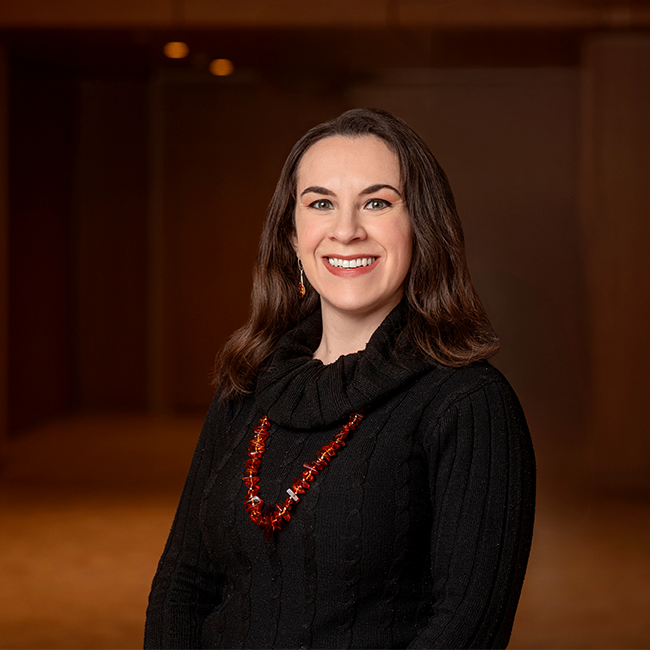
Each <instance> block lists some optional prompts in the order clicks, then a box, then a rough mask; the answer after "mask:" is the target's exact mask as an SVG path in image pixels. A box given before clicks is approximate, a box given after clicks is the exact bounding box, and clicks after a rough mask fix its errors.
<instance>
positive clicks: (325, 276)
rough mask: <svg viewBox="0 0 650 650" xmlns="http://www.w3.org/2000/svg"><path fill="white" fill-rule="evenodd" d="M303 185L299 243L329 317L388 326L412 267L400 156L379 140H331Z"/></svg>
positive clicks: (305, 168) (318, 149) (304, 172)
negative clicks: (367, 319)
mask: <svg viewBox="0 0 650 650" xmlns="http://www.w3.org/2000/svg"><path fill="white" fill-rule="evenodd" d="M296 185H297V186H296V190H297V191H296V214H295V224H296V232H295V235H294V238H293V244H294V248H295V250H296V253H297V255H298V257H299V258H300V259H301V261H302V264H303V267H304V270H305V274H306V276H307V278H308V280H309V283H310V284H311V285H312V286H313V287H314V289H315V290H316V291H317V292H318V294H319V295H320V297H321V304H322V308H323V315H325V312H326V311H327V310H333V311H334V312H336V313H337V314H338V315H340V316H354V317H366V316H376V317H377V318H378V319H381V320H383V318H384V317H385V316H387V315H388V313H389V312H390V311H391V310H392V309H393V307H395V306H396V305H397V304H398V303H399V301H400V300H401V299H402V296H403V294H404V282H405V279H406V275H407V273H408V270H409V268H410V265H411V251H412V229H411V221H410V218H409V215H408V212H407V209H406V205H405V204H404V198H403V192H402V187H401V182H400V167H399V160H398V158H397V156H396V155H395V154H394V153H393V152H392V151H391V150H390V149H389V148H388V147H387V146H386V144H384V142H383V141H382V140H381V139H379V138H377V137H375V136H363V137H357V138H343V137H340V136H334V137H329V138H325V139H323V140H319V141H318V142H317V143H316V144H314V145H312V146H311V147H310V148H309V149H308V150H307V151H306V152H305V154H304V155H303V157H302V159H301V161H300V164H299V166H298V173H297V184H296ZM381 320H380V321H379V322H381Z"/></svg>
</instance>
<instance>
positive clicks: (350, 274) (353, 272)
mask: <svg viewBox="0 0 650 650" xmlns="http://www.w3.org/2000/svg"><path fill="white" fill-rule="evenodd" d="M378 262H379V258H377V259H376V260H375V261H374V262H373V263H372V264H368V266H357V268H356V269H344V268H341V267H339V266H332V265H331V264H330V263H329V262H328V261H327V258H326V257H324V258H323V264H325V268H326V269H327V270H328V271H329V272H330V273H331V274H332V275H338V276H340V277H343V278H354V277H356V276H358V275H365V274H366V273H370V271H372V270H373V269H374V268H375V267H376V266H377V264H378Z"/></svg>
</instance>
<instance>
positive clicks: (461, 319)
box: [215, 108, 499, 399]
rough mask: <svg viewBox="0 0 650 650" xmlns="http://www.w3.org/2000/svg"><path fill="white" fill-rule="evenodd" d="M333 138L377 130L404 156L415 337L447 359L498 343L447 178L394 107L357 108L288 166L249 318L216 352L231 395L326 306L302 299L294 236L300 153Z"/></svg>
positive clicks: (273, 206)
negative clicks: (286, 336)
mask: <svg viewBox="0 0 650 650" xmlns="http://www.w3.org/2000/svg"><path fill="white" fill-rule="evenodd" d="M332 136H342V137H348V138H357V137H366V136H375V137H378V138H380V139H381V140H383V141H384V142H385V143H386V145H387V146H388V147H389V148H390V149H391V151H393V152H394V153H395V154H396V155H397V157H398V159H399V164H400V171H401V176H402V178H401V181H402V190H403V196H404V200H405V203H406V207H407V209H408V213H409V216H410V218H411V225H412V228H413V256H412V261H411V269H410V271H409V273H408V276H407V278H406V285H405V299H406V304H407V307H408V324H407V327H406V329H405V332H404V334H405V335H406V336H407V337H408V340H409V342H410V343H411V345H412V346H413V347H414V348H415V350H416V351H419V352H420V353H421V354H422V355H423V356H425V357H428V358H430V359H432V360H434V361H437V362H439V363H442V364H444V365H448V366H464V365H467V364H469V363H472V362H473V361H477V360H479V359H487V358H488V357H491V356H492V355H494V354H495V353H496V352H497V350H498V349H499V340H498V338H497V336H496V334H495V332H494V330H493V329H492V326H491V324H490V321H489V319H488V317H487V314H486V313H485V310H484V308H483V306H482V305H481V302H480V300H479V298H478V296H477V295H476V292H475V291H474V288H473V286H472V282H471V280H470V276H469V271H468V268H467V262H466V259H465V244H464V238H463V229H462V226H461V223H460V219H459V217H458V214H457V212H456V205H455V202H454V197H453V194H452V191H451V187H450V185H449V181H448V180H447V176H446V175H445V173H444V171H443V170H442V168H441V167H440V165H439V164H438V162H437V160H436V159H435V158H434V156H433V154H432V153H431V151H430V150H429V148H428V147H427V145H426V144H425V143H424V141H423V140H422V139H421V138H420V137H419V136H418V135H417V134H416V133H415V132H414V131H413V130H412V129H411V128H410V127H409V126H408V125H407V124H406V122H404V121H403V120H401V119H400V118H398V117H396V116H394V115H392V114H390V113H388V112H386V111H381V110H376V109H366V108H358V109H354V110H350V111H347V112H345V113H343V114H342V115H340V116H339V117H337V118H336V119H334V120H331V121H329V122H325V123H323V124H319V125H318V126H315V127H314V128H313V129H311V130H310V131H308V132H307V133H306V134H305V135H304V136H303V137H302V138H301V139H300V140H298V142H297V143H296V144H295V145H294V147H293V149H292V150H291V153H290V154H289V157H288V158H287V160H286V162H285V164H284V167H283V169H282V173H281V174H280V180H279V181H278V184H277V186H276V188H275V192H274V194H273V198H272V199H271V203H270V205H269V209H268V213H267V216H266V221H265V223H264V229H263V231H262V237H261V240H260V247H259V251H258V255H257V264H256V267H255V275H254V281H253V291H252V294H251V309H250V317H249V319H248V322H247V323H246V325H244V326H243V327H242V328H241V329H239V330H237V332H235V333H234V334H233V336H232V337H231V338H230V340H229V341H228V342H227V343H226V345H225V346H224V348H223V349H222V350H221V352H220V353H219V355H218V356H217V360H216V367H215V385H216V386H217V387H218V388H220V389H221V391H222V396H223V398H224V399H229V398H232V397H235V396H237V395H238V394H242V393H246V392H249V391H250V390H251V389H252V388H253V385H254V381H255V378H256V377H257V373H258V372H259V369H260V367H261V365H262V364H263V362H264V361H265V360H266V359H267V358H268V356H269V355H270V354H271V353H272V352H273V350H274V348H275V346H276V344H277V342H278V339H279V338H280V337H281V336H282V335H283V334H284V333H285V332H287V331H288V330H289V329H291V328H293V327H294V326H295V325H296V324H297V323H298V322H299V321H300V319H301V318H303V317H305V316H306V315H308V314H309V313H311V312H312V311H314V309H316V307H317V306H318V304H319V296H318V294H317V293H316V292H315V291H313V290H311V291H310V290H309V289H308V290H307V295H306V296H305V298H304V299H303V300H299V299H298V289H297V285H298V266H297V261H296V253H295V251H294V248H293V246H292V243H291V237H292V235H293V233H294V209H295V205H296V175H297V170H298V165H299V163H300V160H301V158H302V156H303V155H304V153H305V151H307V149H309V147H311V146H312V145H313V144H315V143H316V142H318V141H319V140H322V139H323V138H329V137H332Z"/></svg>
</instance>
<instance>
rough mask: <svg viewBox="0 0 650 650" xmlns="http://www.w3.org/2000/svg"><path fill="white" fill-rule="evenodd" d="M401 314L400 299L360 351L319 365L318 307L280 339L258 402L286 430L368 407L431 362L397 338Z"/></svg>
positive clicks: (344, 416)
mask: <svg viewBox="0 0 650 650" xmlns="http://www.w3.org/2000/svg"><path fill="white" fill-rule="evenodd" d="M406 318H407V314H406V307H405V306H404V304H403V303H401V304H400V305H398V306H397V307H396V308H395V309H393V311H392V312H391V313H390V314H389V315H388V316H387V317H386V318H385V320H384V322H383V323H382V324H381V325H380V326H379V327H378V328H377V330H376V331H375V333H374V334H373V335H372V337H371V338H370V341H368V344H367V346H366V348H365V349H364V350H362V351H361V352H356V353H354V354H347V355H344V356H342V357H340V358H339V359H337V360H336V361H335V362H334V363H331V364H328V365H324V364H323V363H322V362H321V361H319V360H317V359H313V358H312V355H313V353H314V351H315V350H316V348H317V347H318V345H319V343H320V340H321V336H322V320H321V312H320V309H317V310H316V311H314V312H313V313H312V314H311V315H310V316H308V317H307V318H306V319H305V320H304V321H303V322H302V323H300V324H299V325H298V326H297V327H296V328H294V329H293V330H290V331H289V332H287V333H286V334H285V335H284V336H283V337H282V338H281V339H280V342H279V343H278V346H277V348H276V350H275V352H274V353H273V355H272V356H271V359H270V361H269V363H268V365H267V366H266V368H265V370H264V371H263V372H262V373H261V374H260V377H259V379H258V381H257V386H256V390H255V400H256V402H257V405H258V406H259V408H260V409H261V410H262V411H263V412H264V413H266V414H267V415H268V417H269V419H270V420H271V421H272V422H276V423H277V424H280V425H281V426H284V427H288V428H291V429H319V428H324V427H327V426H329V425H332V424H335V423H337V422H339V421H341V420H346V419H347V418H348V417H349V415H350V413H352V412H353V411H357V410H359V409H361V408H372V406H373V405H374V404H376V403H377V402H379V401H380V400H382V399H383V398H385V397H387V396H388V395H389V394H390V393H392V392H394V391H396V390H398V389H399V388H401V387H402V386H404V385H405V384H407V383H409V382H410V381H412V380H413V379H415V378H416V377H417V376H419V375H421V374H423V373H424V372H426V371H427V370H429V369H430V368H431V366H432V362H430V361H428V360H426V359H424V358H423V357H421V356H417V355H416V354H414V352H413V351H412V350H411V348H409V347H407V346H406V345H405V344H403V343H402V342H401V341H399V340H398V339H399V335H400V333H401V332H402V331H403V329H404V326H405V324H406Z"/></svg>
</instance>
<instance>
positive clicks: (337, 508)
mask: <svg viewBox="0 0 650 650" xmlns="http://www.w3.org/2000/svg"><path fill="white" fill-rule="evenodd" d="M403 324H404V313H403V308H402V307H398V308H396V309H395V310H394V311H393V312H392V313H391V314H390V315H389V316H388V317H387V319H386V320H385V321H384V323H383V324H382V325H381V327H380V328H379V329H378V330H377V331H376V332H375V334H374V335H373V337H372V338H371V340H370V341H369V343H368V345H367V347H366V349H365V350H364V351H362V352H358V353H356V354H350V355H347V356H344V357H341V358H340V359H338V361H336V362H335V363H333V364H330V365H326V366H325V365H323V364H322V363H321V362H320V361H317V360H314V359H312V354H313V351H314V350H315V349H316V347H317V345H318V342H319V340H320V336H321V322H320V314H319V312H316V313H315V314H313V315H312V316H311V317H309V318H308V319H306V320H305V321H304V322H303V323H302V324H301V325H300V326H299V327H297V328H296V329H295V330H292V331H291V332H289V333H288V334H286V335H285V336H284V337H283V339H282V340H281V341H280V344H279V345H278V348H277V349H276V352H275V353H274V355H273V356H272V357H271V360H270V363H269V364H268V365H267V367H266V369H265V370H264V371H263V372H262V373H261V374H260V376H259V379H258V382H257V388H256V391H255V393H254V394H252V395H249V396H246V397H243V398H241V399H239V400H236V401H234V402H226V401H223V400H221V399H220V398H219V396H216V397H215V399H214V401H213V403H212V405H211V407H210V410H209V412H208V415H207V418H206V421H205V424H204V427H203V429H202V432H201V436H200V439H199V442H198V445H197V448H196V452H195V454H194V458H193V461H192V465H191V468H190V471H189V475H188V478H187V482H186V484H185V488H184V491H183V494H182V497H181V501H180V504H179V507H178V511H177V514H176V518H175V520H174V524H173V527H172V530H171V533H170V536H169V539H168V542H167V545H166V548H165V551H164V553H163V556H162V558H161V560H160V564H159V567H158V572H157V574H156V576H155V578H154V581H153V586H152V590H151V595H150V599H149V608H148V610H147V623H146V631H145V647H149V648H172V647H173V648H199V647H202V648H208V647H217V648H300V647H303V648H405V647H411V648H491V647H505V646H506V644H507V642H508V639H509V636H510V631H511V628H512V623H513V618H514V614H515V610H516V607H517V602H518V599H519V593H520V590H521V586H522V582H523V578H524V573H525V569H526V563H527V559H528V552H529V548H530V542H531V535H532V528H533V513H534V490H535V466H534V457H533V451H532V445H531V441H530V437H529V434H528V430H527V428H526V423H525V420H524V416H523V413H522V410H521V407H520V406H519V403H518V401H517V398H516V396H515V394H514V393H513V391H512V389H511V388H510V386H509V385H508V383H507V382H506V380H505V379H504V378H503V376H502V375H501V374H500V373H499V372H498V371H497V370H495V369H494V368H493V367H492V366H490V365H489V364H487V363H477V364H473V365H471V366H468V367H464V368H449V367H445V366H441V365H437V364H434V363H431V362H430V361H427V360H425V359H423V358H422V357H419V356H416V355H414V354H413V353H411V352H410V351H409V349H408V347H407V346H405V345H403V344H400V339H399V334H400V332H401V331H402V329H403ZM361 408H365V413H366V415H365V418H364V419H363V421H362V422H361V424H360V426H359V428H358V429H357V430H356V431H354V432H353V433H352V434H350V436H349V438H348V439H347V445H346V446H345V447H344V448H342V449H340V450H339V452H338V453H337V455H336V457H335V458H333V459H332V460H331V462H330V464H329V466H328V467H327V468H326V469H324V470H323V471H322V472H321V473H320V474H319V475H318V476H317V477H316V480H315V481H314V482H313V483H312V487H311V489H310V490H309V491H308V492H307V493H305V494H304V495H302V497H301V499H300V502H299V503H297V504H296V505H294V507H293V509H292V511H291V515H292V518H291V521H289V522H285V523H284V525H283V527H282V530H280V531H278V532H276V533H275V534H274V536H273V537H272V538H271V539H270V540H266V539H265V536H264V532H263V530H262V528H260V527H258V526H256V525H254V524H253V522H252V521H251V520H250V518H249V516H248V513H247V512H246V510H245V507H244V504H243V502H244V500H245V498H246V491H247V489H246V487H245V486H244V484H243V482H242V480H241V478H242V475H243V471H244V462H245V460H246V459H247V453H248V445H249V442H250V440H251V438H252V437H253V429H254V427H255V426H256V424H257V422H258V420H259V419H260V417H261V416H262V415H264V414H267V415H268V418H269V419H270V421H271V423H272V424H271V429H270V436H269V438H268V440H267V441H266V451H265V453H264V455H263V458H262V465H261V468H260V473H259V476H260V492H259V496H260V497H262V498H263V499H264V501H265V503H266V504H267V505H274V504H275V503H276V502H278V503H281V502H282V501H284V499H286V496H287V495H286V489H287V488H289V487H291V483H292V482H293V479H295V478H297V477H299V476H300V474H301V472H302V469H303V468H302V464H303V463H304V462H308V461H312V460H313V459H314V458H315V457H316V456H317V454H318V452H319V450H320V447H321V446H322V445H324V444H326V443H328V442H329V441H330V440H331V439H332V438H333V436H334V435H335V434H336V433H337V432H338V431H339V430H340V428H341V426H342V424H344V423H345V422H346V421H347V420H348V417H349V415H350V413H352V412H353V411H355V410H358V409H361Z"/></svg>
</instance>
